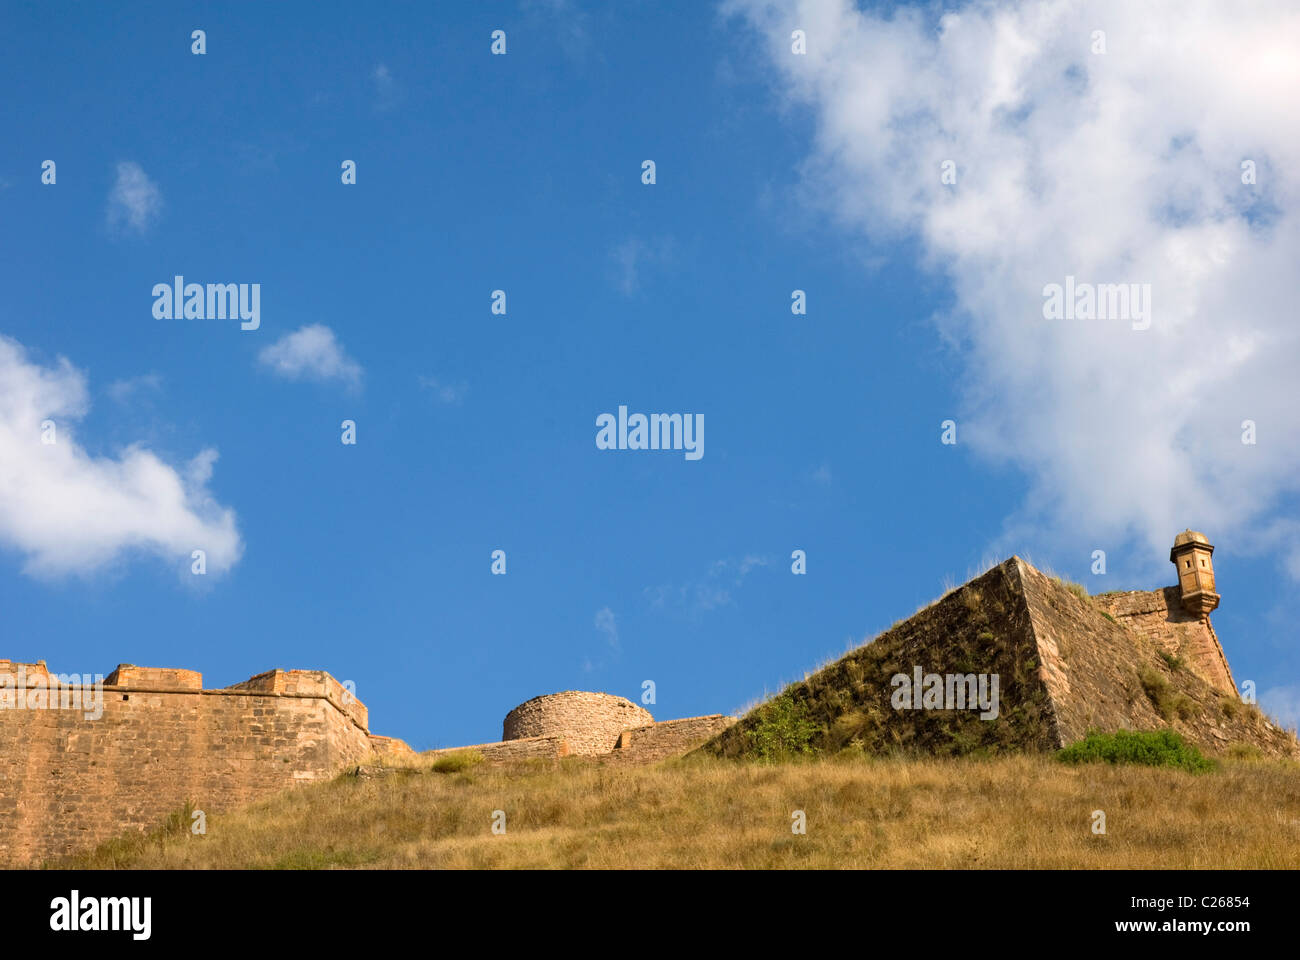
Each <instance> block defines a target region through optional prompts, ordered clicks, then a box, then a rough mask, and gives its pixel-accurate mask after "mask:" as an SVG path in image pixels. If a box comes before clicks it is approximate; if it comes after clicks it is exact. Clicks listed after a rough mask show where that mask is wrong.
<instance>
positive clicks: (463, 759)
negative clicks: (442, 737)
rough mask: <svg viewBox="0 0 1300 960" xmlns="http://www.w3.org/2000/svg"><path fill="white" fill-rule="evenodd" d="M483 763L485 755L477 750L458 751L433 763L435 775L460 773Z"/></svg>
mask: <svg viewBox="0 0 1300 960" xmlns="http://www.w3.org/2000/svg"><path fill="white" fill-rule="evenodd" d="M482 762H483V754H481V753H479V752H478V751H477V750H457V751H456V752H455V753H448V754H446V755H444V756H441V757H439V758H438V759H437V760H435V761H433V767H432V769H433V772H434V773H460V772H461V771H462V770H468V769H469V768H470V767H473V766H477V765H478V764H480V763H482Z"/></svg>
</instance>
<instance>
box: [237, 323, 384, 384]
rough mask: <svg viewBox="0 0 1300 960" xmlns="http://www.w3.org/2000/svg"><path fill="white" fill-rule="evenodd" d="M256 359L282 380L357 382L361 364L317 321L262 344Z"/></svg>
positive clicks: (329, 330) (359, 377) (358, 381)
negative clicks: (267, 343) (272, 341)
mask: <svg viewBox="0 0 1300 960" xmlns="http://www.w3.org/2000/svg"><path fill="white" fill-rule="evenodd" d="M258 361H259V362H260V363H261V364H262V365H263V366H266V367H269V368H270V369H271V370H273V371H274V372H275V373H276V374H278V375H279V376H281V377H284V378H285V379H286V380H318V381H321V382H328V381H332V380H337V381H340V382H342V383H344V384H346V385H348V386H350V387H354V388H355V387H359V386H360V385H361V365H360V364H358V363H357V362H356V361H355V360H353V359H352V358H351V357H349V356H348V355H347V352H346V351H344V349H343V345H342V344H340V343H339V342H338V340H336V339H335V337H334V331H333V330H331V329H330V328H329V327H326V326H323V325H322V324H319V323H313V324H310V325H308V326H305V327H302V328H300V329H298V330H295V331H294V332H293V333H287V334H285V335H284V336H283V337H281V338H280V339H279V340H277V341H276V342H275V343H272V344H270V345H269V346H266V347H264V348H262V352H261V353H260V354H258Z"/></svg>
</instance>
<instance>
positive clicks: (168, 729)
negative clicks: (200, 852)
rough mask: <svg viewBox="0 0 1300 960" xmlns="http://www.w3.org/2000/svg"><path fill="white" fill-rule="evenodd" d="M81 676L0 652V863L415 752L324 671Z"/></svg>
mask: <svg viewBox="0 0 1300 960" xmlns="http://www.w3.org/2000/svg"><path fill="white" fill-rule="evenodd" d="M20 677H21V682H20V680H19V678H20ZM78 680H79V682H78V683H76V684H73V685H68V684H61V683H60V681H59V678H58V675H57V674H52V673H50V671H49V669H48V668H47V667H46V665H45V663H44V661H38V662H37V663H35V664H22V663H15V662H13V661H9V660H0V864H3V863H17V864H23V863H33V862H39V861H40V860H43V859H47V858H50V857H53V856H57V855H60V854H64V853H69V852H73V851H76V850H80V849H85V848H87V847H90V846H93V845H94V844H96V843H98V842H101V841H103V840H106V839H108V838H110V837H113V836H116V835H118V834H120V833H121V832H123V831H124V830H130V829H140V830H146V829H149V828H151V827H154V826H156V825H157V824H158V823H159V822H160V821H161V820H162V819H163V818H164V817H165V816H166V815H167V814H168V813H170V812H171V811H173V810H175V809H177V808H178V807H180V806H181V805H183V804H184V803H185V802H186V801H187V800H192V801H193V802H194V803H195V805H196V806H197V807H198V808H199V809H201V810H203V811H204V812H205V813H215V812H222V811H225V810H229V809H233V808H234V807H237V806H240V805H243V804H246V803H249V802H251V801H253V800H257V799H260V798H262V797H265V796H269V795H271V794H274V793H277V792H279V791H281V790H284V789H287V788H290V787H293V786H296V785H298V784H302V783H310V782H313V781H317V780H323V779H328V778H330V777H332V776H334V775H335V774H337V773H338V772H339V771H340V770H342V769H343V768H345V767H347V766H349V765H352V764H356V763H360V762H364V761H367V760H369V759H371V758H373V757H374V756H376V755H378V754H388V755H396V754H402V753H410V752H411V750H410V747H408V746H407V745H406V744H405V743H402V742H401V741H400V740H394V739H392V738H390V737H378V736H372V735H371V734H370V732H369V727H368V715H367V711H366V708H365V705H364V704H363V703H361V701H359V700H357V699H356V697H354V696H352V695H351V693H350V692H349V691H348V690H347V688H345V687H344V686H343V685H342V684H340V683H339V682H338V681H337V680H335V679H334V678H333V677H331V676H330V675H329V674H328V673H325V672H323V671H317V670H272V671H268V672H267V673H262V674H258V675H257V676H254V677H251V678H250V679H248V680H246V681H244V682H242V683H237V684H234V685H233V686H231V687H227V688H224V689H217V690H205V689H203V677H202V674H200V673H198V672H197V671H193V670H182V669H173V668H159V667H137V666H134V665H132V664H122V665H120V666H118V668H117V669H116V670H114V671H113V672H111V673H110V674H109V675H108V676H107V677H105V678H104V681H103V683H102V684H99V685H95V684H93V683H92V682H89V681H90V680H91V678H89V677H84V676H83V677H81V678H78Z"/></svg>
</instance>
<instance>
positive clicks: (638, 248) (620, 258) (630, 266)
mask: <svg viewBox="0 0 1300 960" xmlns="http://www.w3.org/2000/svg"><path fill="white" fill-rule="evenodd" d="M674 251H675V244H674V242H673V240H672V239H671V238H668V239H662V240H653V241H649V242H647V241H645V240H642V239H641V238H640V237H628V238H627V239H626V240H624V241H623V242H622V243H620V244H619V245H618V246H617V247H615V248H614V250H613V252H612V253H611V255H610V256H611V259H612V260H613V262H614V273H615V277H614V282H615V284H616V285H617V286H618V289H619V290H620V291H622V293H623V295H624V296H628V297H630V296H632V295H633V294H635V293H637V291H639V290H640V289H641V274H642V271H644V270H645V269H646V268H647V267H662V266H665V265H667V264H670V263H671V262H672V261H673V259H674V256H675V252H674Z"/></svg>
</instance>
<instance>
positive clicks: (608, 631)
mask: <svg viewBox="0 0 1300 960" xmlns="http://www.w3.org/2000/svg"><path fill="white" fill-rule="evenodd" d="M595 626H596V629H597V630H599V631H600V632H601V633H603V634H604V635H605V639H606V640H608V641H609V645H610V646H611V647H613V648H614V649H615V650H617V649H618V624H617V623H616V622H615V620H614V611H613V610H611V609H610V608H609V607H601V608H600V609H599V610H597V611H596V622H595Z"/></svg>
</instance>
